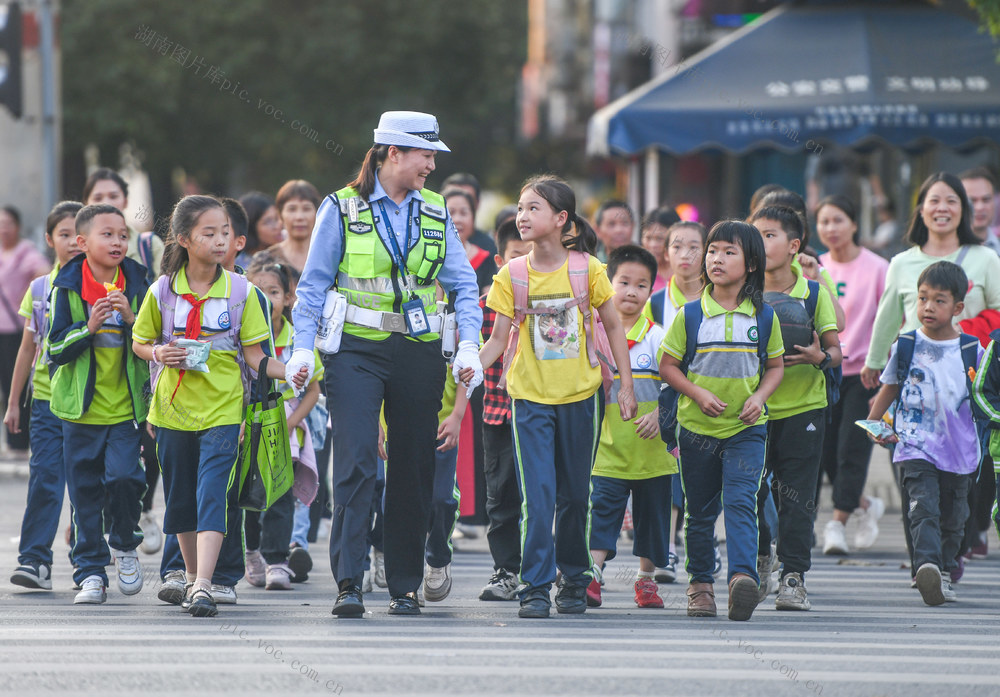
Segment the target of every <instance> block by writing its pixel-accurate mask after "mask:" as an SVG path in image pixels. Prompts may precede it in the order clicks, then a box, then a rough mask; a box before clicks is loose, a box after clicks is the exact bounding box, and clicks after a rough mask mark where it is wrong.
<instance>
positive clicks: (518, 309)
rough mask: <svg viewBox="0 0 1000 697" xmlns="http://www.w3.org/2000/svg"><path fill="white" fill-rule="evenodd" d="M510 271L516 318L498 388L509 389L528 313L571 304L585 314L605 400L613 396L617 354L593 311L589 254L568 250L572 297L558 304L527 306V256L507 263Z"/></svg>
mask: <svg viewBox="0 0 1000 697" xmlns="http://www.w3.org/2000/svg"><path fill="white" fill-rule="evenodd" d="M507 268H508V270H509V272H510V283H511V287H512V289H513V291H514V320H513V323H512V325H513V326H512V327H511V332H510V337H509V338H508V340H507V350H506V351H504V354H503V372H502V373H501V374H500V382H499V383H498V387H499V388H500V389H501V390H503V389H506V388H507V371H508V370H509V369H510V364H511V363H512V362H513V360H514V354H515V353H516V352H517V344H518V338H519V336H520V333H521V323H522V322H523V321H524V319H525V317H526V316H527V315H557V314H559V313H560V312H563V311H565V310H568V309H569V308H571V307H579V308H580V311H581V312H582V313H583V326H584V329H585V330H586V338H587V357H588V358H589V359H590V365H591V367H597V365H598V363H600V366H601V381H602V383H603V386H604V397H605V400H608V399H610V397H611V383H612V381H613V380H614V375H615V371H616V367H615V361H614V357H613V356H612V355H611V343H610V342H609V341H608V335H607V332H605V331H604V325H603V324H602V323H601V318H600V316H599V315H598V316H596V324H597V326H596V328H595V327H594V322H595V317H594V315H593V314H592V313H591V311H590V255H589V254H586V253H584V252H577V251H573V250H570V253H569V285H570V288H572V290H573V296H574V297H573V298H572V299H571V300H567V301H566V302H565V303H564V304H562V305H560V306H556V307H539V308H531V307H528V257H527V256H523V257H518V258H517V259H513V260H511V261H510V262H508V264H507Z"/></svg>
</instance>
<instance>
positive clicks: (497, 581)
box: [479, 569, 518, 600]
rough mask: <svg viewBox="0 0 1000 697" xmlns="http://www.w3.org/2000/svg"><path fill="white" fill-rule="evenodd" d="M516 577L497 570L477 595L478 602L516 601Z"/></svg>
mask: <svg viewBox="0 0 1000 697" xmlns="http://www.w3.org/2000/svg"><path fill="white" fill-rule="evenodd" d="M517 586H518V583H517V576H515V575H514V574H512V573H511V572H509V571H507V569H498V570H497V571H496V573H494V574H493V575H492V576H491V577H490V580H489V582H488V583H487V584H486V585H485V586H484V587H483V590H482V591H481V592H480V593H479V599H480V600H517Z"/></svg>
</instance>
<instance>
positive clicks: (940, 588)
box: [916, 562, 954, 605]
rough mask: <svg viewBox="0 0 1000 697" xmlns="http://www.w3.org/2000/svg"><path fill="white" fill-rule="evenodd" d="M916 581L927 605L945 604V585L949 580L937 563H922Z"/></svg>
mask: <svg viewBox="0 0 1000 697" xmlns="http://www.w3.org/2000/svg"><path fill="white" fill-rule="evenodd" d="M916 582H917V590H918V591H920V597H921V598H922V599H923V601H924V603H926V604H927V605H943V604H944V602H945V601H946V600H947V598H946V597H945V593H944V587H945V584H947V583H948V581H947V579H944V578H942V576H941V569H939V568H938V567H937V565H936V564H931V563H929V562H928V563H927V564H922V565H921V566H920V568H919V569H917V576H916ZM952 593H953V594H954V591H952Z"/></svg>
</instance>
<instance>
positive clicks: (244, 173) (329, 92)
mask: <svg viewBox="0 0 1000 697" xmlns="http://www.w3.org/2000/svg"><path fill="white" fill-rule="evenodd" d="M61 6H62V14H61V20H60V21H61V44H62V57H63V113H64V152H65V157H66V158H67V170H69V171H72V170H73V169H74V167H77V168H82V164H79V163H82V152H83V149H84V147H85V146H86V145H87V144H89V143H95V144H97V145H98V146H99V148H100V149H101V152H102V155H103V160H104V162H103V164H108V165H112V166H114V165H115V164H117V163H116V162H115V161H113V158H114V157H116V153H117V149H118V147H119V145H120V144H121V143H123V142H126V141H129V142H132V143H134V145H135V147H136V148H137V149H138V150H139V151H140V152H141V153H143V163H144V166H145V167H146V169H147V170H148V171H149V172H150V173H151V175H152V177H153V179H154V185H156V184H157V183H158V184H159V190H161V191H162V190H163V183H164V182H166V181H169V177H170V173H171V171H172V170H173V169H174V168H176V167H182V168H183V169H184V170H185V171H187V172H188V173H191V174H193V175H194V176H196V178H197V179H198V181H199V183H200V184H201V186H202V187H203V188H204V189H205V190H208V191H215V192H219V193H238V192H240V191H243V190H246V189H250V188H259V189H261V190H264V191H270V192H274V191H275V190H276V189H277V187H278V186H280V184H281V183H282V182H283V181H285V180H287V179H291V178H306V179H309V180H311V181H313V183H315V184H316V185H317V186H318V187H319V189H320V190H321V191H331V190H333V189H335V188H337V187H339V186H341V185H342V184H343V183H344V182H345V181H347V180H348V179H349V178H350V177H351V175H352V174H353V173H354V172H355V171H356V169H357V167H358V165H359V164H360V162H361V160H362V159H363V157H364V154H365V152H366V151H367V149H368V148H369V147H370V145H371V139H372V129H373V128H374V127H375V125H376V123H377V121H378V116H379V114H380V113H381V112H382V111H385V110H389V109H409V110H417V111H429V112H432V113H434V114H435V115H436V116H437V117H438V121H439V123H440V125H441V134H442V138H443V139H444V140H445V142H447V143H448V145H449V146H450V147H451V148H452V150H453V154H450V155H443V156H442V157H440V158H439V160H438V165H439V167H440V170H439V171H440V172H441V173H448V172H452V171H460V170H465V171H471V172H475V173H477V174H479V175H480V176H481V178H483V179H484V180H485V181H486V182H488V183H503V182H490V179H491V178H494V179H495V178H497V177H500V178H503V176H504V175H503V173H502V172H503V171H514V169H516V168H511V167H506V168H501V169H500V170H497V169H496V168H492V167H491V166H490V163H491V162H507V161H509V152H508V151H509V149H510V148H512V147H513V143H514V140H515V136H516V119H517V113H516V102H517V100H516V90H517V84H518V75H519V74H520V69H521V66H522V64H523V62H524V55H525V41H526V39H525V37H526V22H527V19H526V3H523V2H521V3H501V2H495V0H464V1H463V2H454V1H453V0H421V2H420V3H414V2H409V1H404V0H350V1H345V0H335V1H332V2H330V1H328V2H322V1H320V0H299V1H298V2H283V1H279V0H240V2H238V3H233V2H224V1H222V0H200V1H199V2H189V1H188V0H169V1H163V2H155V3H154V2H149V3H135V2H133V1H132V0H63V2H62V5H61ZM149 32H155V33H156V35H157V37H161V38H160V39H159V40H157V38H153V39H150V38H149ZM178 45H179V46H181V47H183V49H186V50H189V51H190V53H189V54H188V55H187V56H186V57H185V56H184V54H183V53H182V52H180V51H179V50H178V49H177V46H178ZM199 61H200V62H199ZM237 85H238V86H237ZM279 112H280V113H279ZM300 131H301V132H300ZM437 180H438V181H440V178H438V179H437ZM157 203H158V204H159V205H160V206H162V205H165V202H163V201H157Z"/></svg>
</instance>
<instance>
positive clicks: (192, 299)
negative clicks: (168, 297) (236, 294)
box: [170, 293, 208, 403]
mask: <svg viewBox="0 0 1000 697" xmlns="http://www.w3.org/2000/svg"><path fill="white" fill-rule="evenodd" d="M181 297H182V298H184V299H185V300H187V301H188V302H189V303H191V309H190V310H189V311H188V316H187V322H185V323H184V338H185V339H197V338H198V337H199V336H200V335H201V306H202V305H204V304H205V303H206V302H208V296H207V295H206V296H205V297H204V298H202V299H201V300H199V299H198V298H197V296H195V295H194V294H192V293H184V294H183V295H182V296H181ZM185 372H187V371H185V370H184V369H183V368H182V369H181V371H180V372H179V373H178V374H177V384H176V385H175V386H174V392H173V394H171V395H170V402H171V403H173V401H174V397H175V396H176V395H177V388H179V387H180V386H181V380H183V379H184V373H185Z"/></svg>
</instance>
